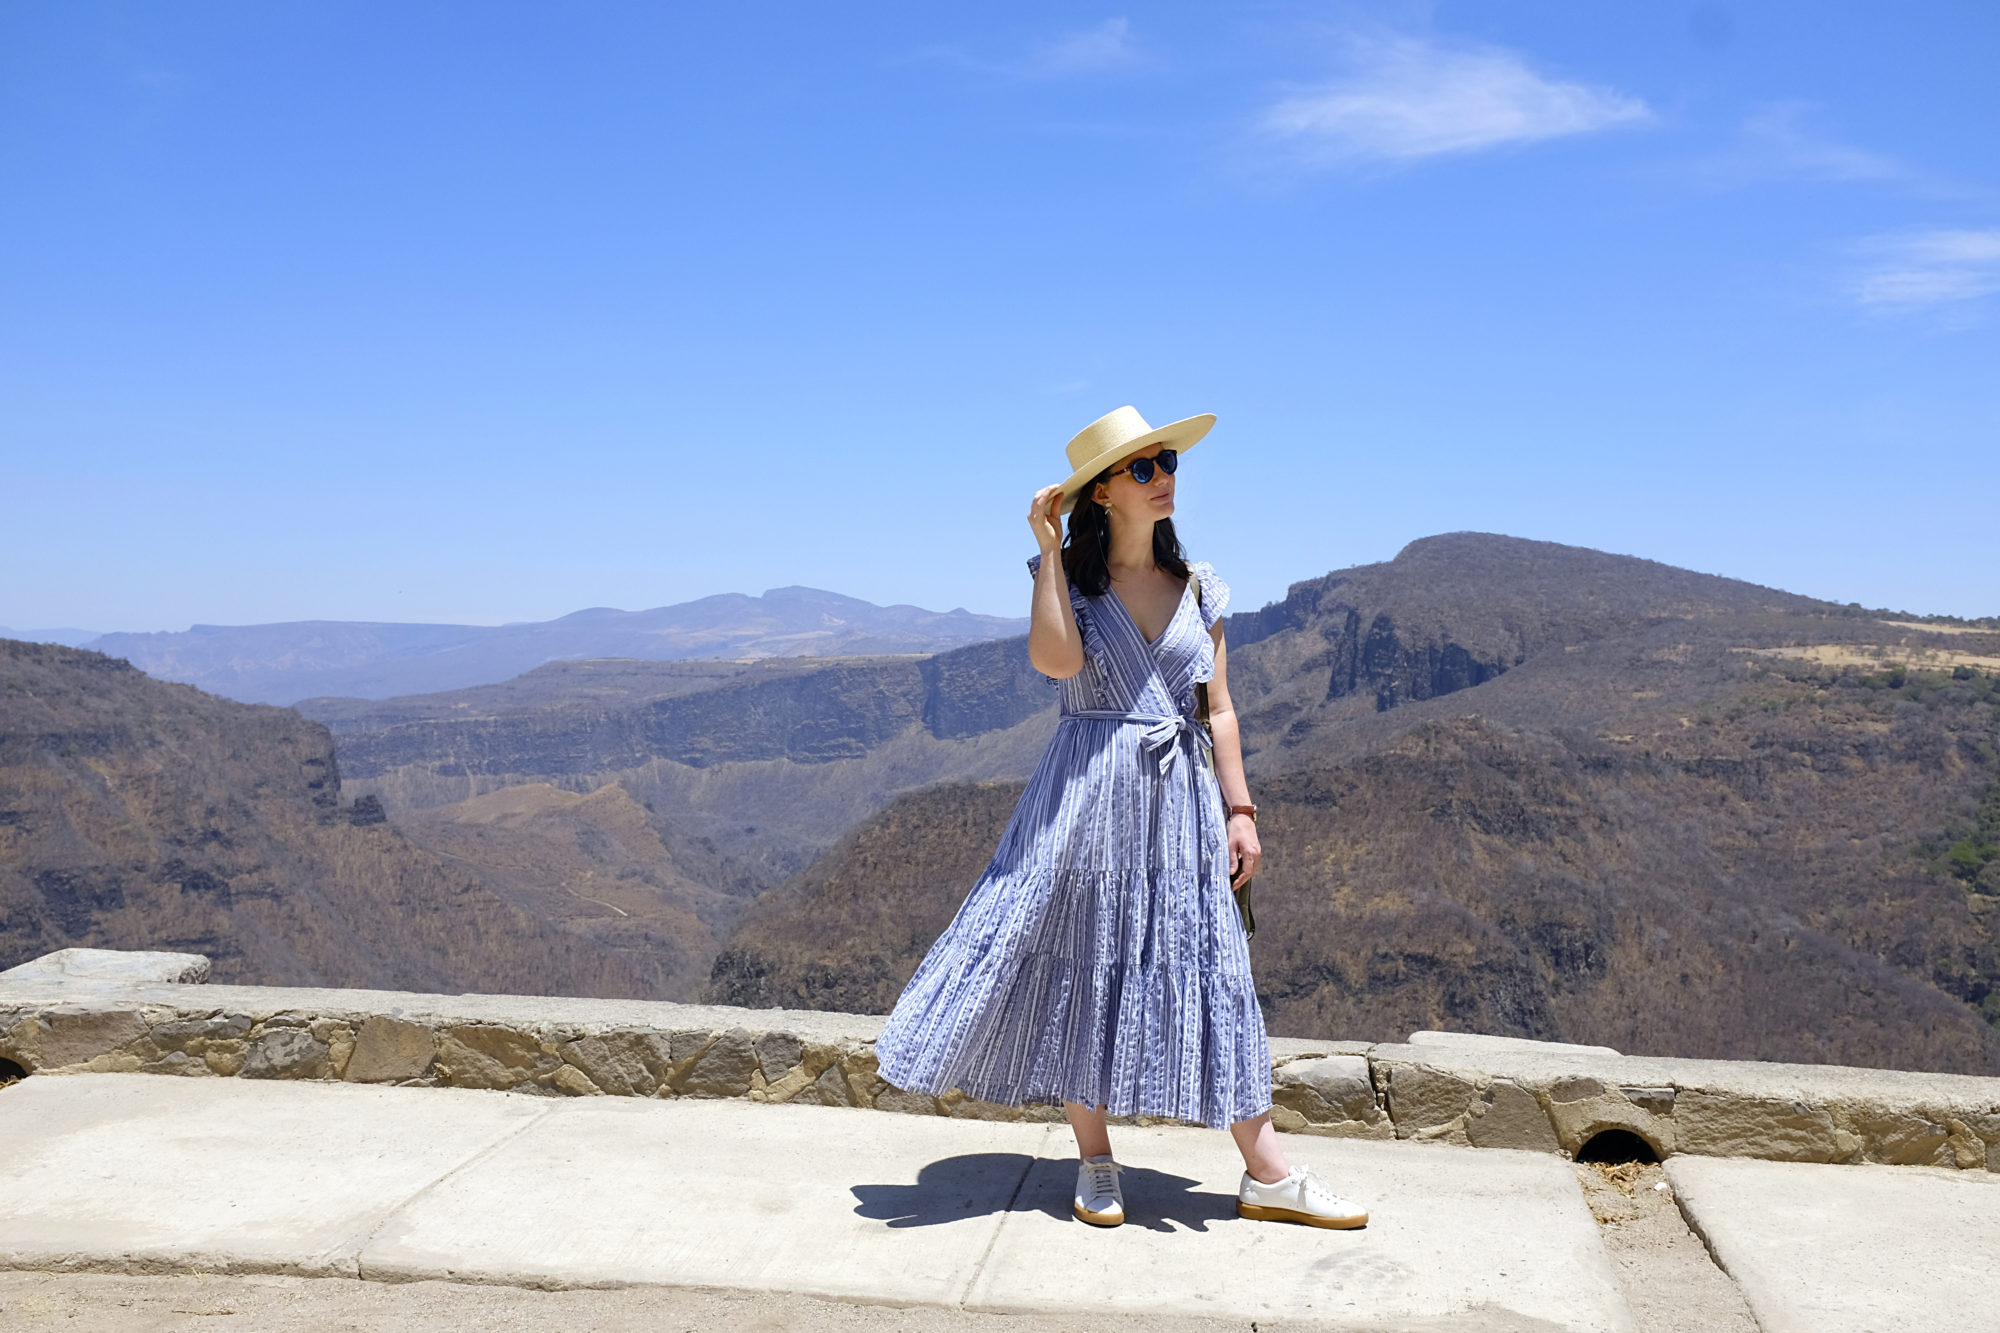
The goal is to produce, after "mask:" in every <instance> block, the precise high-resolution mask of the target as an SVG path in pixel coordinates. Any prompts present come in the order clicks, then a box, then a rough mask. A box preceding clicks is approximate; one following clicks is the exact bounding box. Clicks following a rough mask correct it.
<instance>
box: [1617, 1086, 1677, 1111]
mask: <svg viewBox="0 0 2000 1333" xmlns="http://www.w3.org/2000/svg"><path fill="white" fill-rule="evenodd" d="M1618 1094H1619V1095H1620V1096H1621V1097H1623V1098H1624V1099H1625V1100H1626V1101H1628V1102H1630V1103H1632V1105H1634V1106H1636V1107H1638V1108H1639V1109H1640V1110H1641V1111H1644V1112H1646V1114H1648V1115H1672V1114H1673V1113H1674V1097H1675V1096H1676V1095H1677V1094H1676V1092H1675V1090H1674V1089H1673V1088H1620V1089H1618Z"/></svg>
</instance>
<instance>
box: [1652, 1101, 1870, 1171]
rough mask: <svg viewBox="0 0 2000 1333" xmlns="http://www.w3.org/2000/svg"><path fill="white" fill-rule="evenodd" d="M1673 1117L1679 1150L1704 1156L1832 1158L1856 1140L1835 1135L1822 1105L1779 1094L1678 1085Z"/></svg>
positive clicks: (1844, 1152) (1837, 1158)
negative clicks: (1846, 1142) (1746, 1093)
mask: <svg viewBox="0 0 2000 1333" xmlns="http://www.w3.org/2000/svg"><path fill="white" fill-rule="evenodd" d="M1674 1122H1675V1127H1676V1129H1677V1130H1678V1131H1679V1138H1680V1144H1679V1150H1680V1151H1682V1152H1690V1153H1701V1154H1704V1155H1707V1156H1710V1157H1762V1158H1767V1159H1769V1160H1771V1161H1776V1162H1837V1161H1840V1160H1842V1159H1843V1158H1845V1157H1848V1156H1850V1155H1852V1152H1853V1147H1858V1146H1859V1144H1858V1143H1855V1144H1854V1145H1853V1147H1849V1146H1847V1145H1844V1144H1842V1143H1841V1142H1839V1141H1838V1139H1837V1138H1836V1130H1837V1127H1836V1126H1835V1125H1834V1123H1833V1117H1832V1115H1831V1114H1829V1113H1828V1112H1827V1110H1826V1109H1825V1108H1824V1107H1820V1106H1814V1105H1812V1104H1810V1103H1808V1102H1803V1101H1794V1100H1791V1099H1787V1098H1782V1097H1750V1096H1742V1095H1739V1094H1736V1093H1731V1092H1720V1091H1710V1090H1707V1089H1699V1090H1696V1089H1687V1088H1683V1089H1682V1090H1681V1094H1680V1096H1679V1097H1678V1098H1677V1099H1676V1100H1675V1104H1674ZM1849 1137H1850V1139H1851V1136H1849Z"/></svg>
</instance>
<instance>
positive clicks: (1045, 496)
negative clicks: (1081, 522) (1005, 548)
mask: <svg viewBox="0 0 2000 1333" xmlns="http://www.w3.org/2000/svg"><path fill="white" fill-rule="evenodd" d="M1062 500H1063V488H1062V483H1061V482H1057V483H1056V484H1055V485H1053V486H1044V487H1042V489H1040V490H1039V491H1036V492H1035V498H1034V501H1033V503H1032V504H1030V505H1029V507H1028V530H1029V531H1031V532H1033V533H1034V534H1035V545H1037V546H1039V547H1041V549H1042V554H1043V555H1047V554H1048V553H1049V552H1051V551H1053V550H1056V549H1058V548H1059V547H1061V546H1062Z"/></svg>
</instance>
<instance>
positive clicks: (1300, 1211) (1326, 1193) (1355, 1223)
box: [1236, 1166, 1368, 1231]
mask: <svg viewBox="0 0 2000 1333" xmlns="http://www.w3.org/2000/svg"><path fill="white" fill-rule="evenodd" d="M1236 1215H1237V1216H1238V1217H1248V1218H1254V1219H1256V1220H1257V1221H1259V1222H1303V1223H1305V1224H1306V1225H1307V1226H1309V1227H1332V1228H1333V1229H1334V1230H1336V1231H1346V1230H1349V1229H1351V1228H1354V1227H1365V1226H1367V1225H1368V1210H1367V1209H1366V1208H1363V1207H1361V1206H1360V1205H1358V1204H1353V1203H1349V1202H1348V1201H1347V1200H1346V1199H1343V1198H1341V1197H1340V1196H1339V1195H1338V1194H1335V1193H1334V1192H1333V1187H1332V1186H1330V1185H1328V1184H1327V1183H1326V1182H1325V1181H1324V1180H1321V1179H1320V1178H1319V1177H1318V1176H1316V1175H1314V1174H1313V1170H1312V1168H1311V1167H1309V1166H1295V1167H1293V1168H1292V1173H1291V1174H1290V1175H1289V1176H1286V1177H1285V1178H1284V1179H1283V1180H1279V1181H1273V1182H1272V1183H1271V1184H1269V1185H1266V1184H1265V1183H1264V1182H1263V1181H1261V1180H1259V1179H1257V1177H1255V1176H1253V1175H1251V1174H1250V1173H1249V1172H1248V1171H1245V1172H1244V1173H1243V1183H1242V1184H1240V1185H1238V1186H1237V1187H1236Z"/></svg>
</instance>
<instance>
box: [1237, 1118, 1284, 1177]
mask: <svg viewBox="0 0 2000 1333" xmlns="http://www.w3.org/2000/svg"><path fill="white" fill-rule="evenodd" d="M1229 1136H1230V1137H1231V1138H1233V1139H1235V1140H1236V1147H1237V1149H1238V1150H1239V1151H1240V1152H1242V1154H1243V1167H1244V1169H1245V1170H1247V1171H1248V1172H1249V1173H1250V1174H1251V1175H1252V1176H1254V1177H1256V1178H1257V1179H1258V1180H1261V1181H1263V1182H1264V1183H1265V1184H1266V1185H1271V1184H1275V1183H1276V1182H1278V1181H1280V1180H1283V1179H1284V1178H1285V1177H1286V1176H1288V1175H1290V1174H1291V1173H1292V1165H1291V1163H1290V1162H1287V1161H1286V1160H1285V1150H1284V1149H1283V1148H1280V1147H1279V1146H1278V1131H1277V1129H1276V1128H1275V1127H1274V1126H1273V1125H1272V1124H1271V1113H1270V1112H1269V1111H1265V1112H1264V1113H1263V1114H1261V1115H1257V1116H1253V1117H1251V1118H1250V1119H1248V1120H1239V1121H1237V1122H1236V1123H1235V1124H1233V1125H1231V1126H1230V1127H1229Z"/></svg>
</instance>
